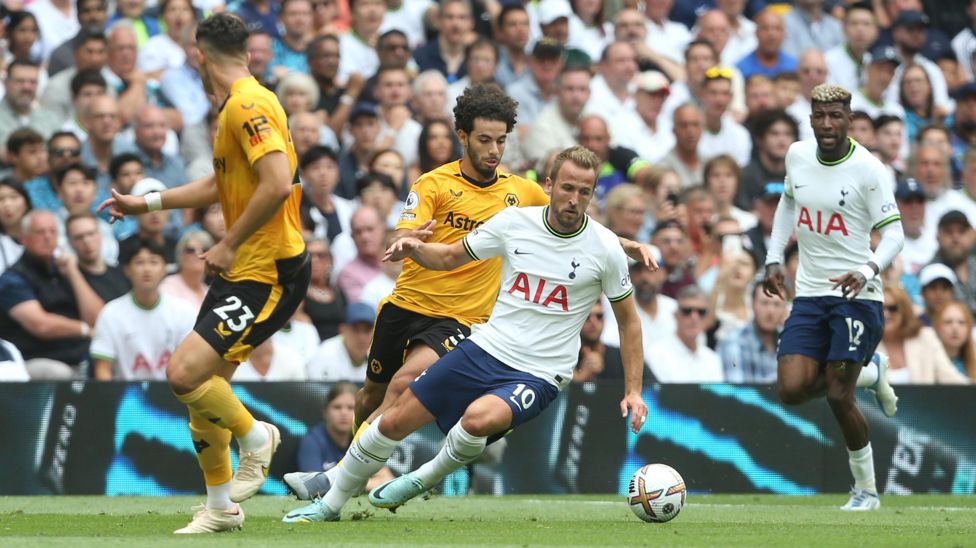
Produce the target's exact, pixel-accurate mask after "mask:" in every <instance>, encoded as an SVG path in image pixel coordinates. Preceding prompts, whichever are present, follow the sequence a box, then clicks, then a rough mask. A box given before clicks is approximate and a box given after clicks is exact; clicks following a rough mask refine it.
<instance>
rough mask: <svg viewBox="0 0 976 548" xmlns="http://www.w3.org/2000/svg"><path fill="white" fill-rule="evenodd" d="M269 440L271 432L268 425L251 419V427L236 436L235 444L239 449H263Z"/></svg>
mask: <svg viewBox="0 0 976 548" xmlns="http://www.w3.org/2000/svg"><path fill="white" fill-rule="evenodd" d="M270 441H271V434H270V433H269V432H268V427H267V426H265V425H264V423H263V422H261V421H252V422H251V429H250V430H248V431H247V434H244V435H243V436H241V437H239V438H237V445H238V446H239V447H240V448H241V451H252V452H253V451H258V450H260V449H263V448H264V446H265V445H267V444H268V442H270Z"/></svg>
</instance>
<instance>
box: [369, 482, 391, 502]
mask: <svg viewBox="0 0 976 548" xmlns="http://www.w3.org/2000/svg"><path fill="white" fill-rule="evenodd" d="M389 485H390V482H387V483H384V484H383V485H380V486H379V487H377V488H376V491H373V498H374V499H381V498H383V491H385V490H386V488H387V487H388V486H389Z"/></svg>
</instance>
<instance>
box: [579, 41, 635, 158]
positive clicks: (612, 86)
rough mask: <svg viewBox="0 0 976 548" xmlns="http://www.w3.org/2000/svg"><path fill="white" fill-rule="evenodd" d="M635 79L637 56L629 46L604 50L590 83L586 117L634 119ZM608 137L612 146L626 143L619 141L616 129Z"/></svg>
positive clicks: (620, 137)
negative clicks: (611, 136) (595, 73)
mask: <svg viewBox="0 0 976 548" xmlns="http://www.w3.org/2000/svg"><path fill="white" fill-rule="evenodd" d="M635 76H637V56H636V54H635V53H634V48H633V47H631V45H630V44H628V43H626V42H613V43H611V44H610V45H608V46H607V47H606V48H604V50H603V55H602V57H600V64H599V66H598V69H597V75H596V76H594V77H593V81H592V82H591V83H590V100H589V102H588V103H587V104H586V111H587V113H591V114H596V115H598V116H601V117H602V118H603V119H604V120H625V119H634V118H636V115H637V105H636V102H635V99H634V94H635V93H636V91H637V84H636V82H635V81H634V77H635ZM614 126H616V124H614ZM611 134H612V135H613V141H614V142H615V143H624V142H626V141H623V140H622V138H623V137H624V136H623V135H617V132H616V127H614V128H612V129H611Z"/></svg>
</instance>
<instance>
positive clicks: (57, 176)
mask: <svg viewBox="0 0 976 548" xmlns="http://www.w3.org/2000/svg"><path fill="white" fill-rule="evenodd" d="M72 171H77V172H80V173H81V174H82V175H83V176H84V177H85V180H86V181H91V182H93V183H94V182H95V179H96V178H97V177H98V174H97V173H96V172H95V168H93V167H88V166H86V165H85V164H81V163H77V164H69V165H66V166H64V167H63V168H61V169H59V170H58V171H56V172H55V173H54V187H55V188H61V184H62V183H63V182H64V178H65V177H67V175H68V174H69V173H71V172H72Z"/></svg>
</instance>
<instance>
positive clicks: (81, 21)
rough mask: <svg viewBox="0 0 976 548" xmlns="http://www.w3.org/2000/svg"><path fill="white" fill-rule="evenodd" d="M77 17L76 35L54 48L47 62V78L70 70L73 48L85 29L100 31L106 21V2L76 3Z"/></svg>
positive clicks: (90, 0)
mask: <svg viewBox="0 0 976 548" xmlns="http://www.w3.org/2000/svg"><path fill="white" fill-rule="evenodd" d="M76 8H77V9H76V15H77V17H78V26H79V30H78V34H75V35H74V37H73V38H71V39H69V40H66V41H65V42H63V43H62V44H61V45H60V46H58V47H56V48H54V51H52V52H51V55H50V58H49V59H48V62H47V74H48V76H54V75H55V74H57V73H59V72H61V71H62V70H65V69H67V68H70V67H71V66H72V64H73V62H74V51H75V46H76V45H78V42H79V40H81V39H82V37H83V35H84V34H85V31H86V30H87V29H97V30H102V29H104V28H105V23H106V21H108V5H107V2H106V0H80V1H79V2H77V3H76Z"/></svg>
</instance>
